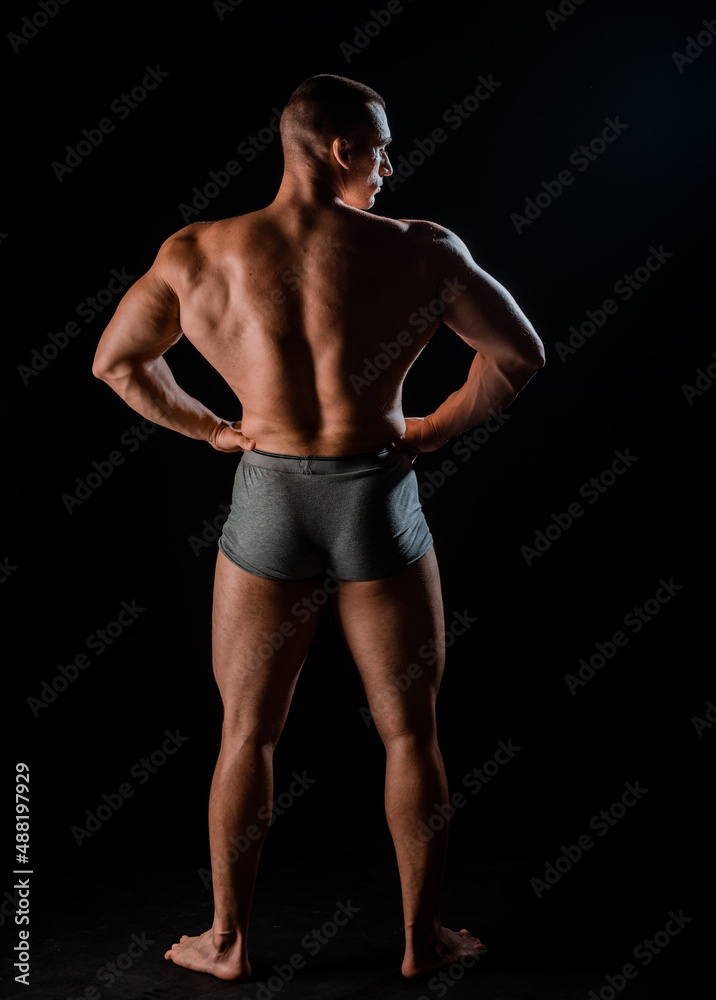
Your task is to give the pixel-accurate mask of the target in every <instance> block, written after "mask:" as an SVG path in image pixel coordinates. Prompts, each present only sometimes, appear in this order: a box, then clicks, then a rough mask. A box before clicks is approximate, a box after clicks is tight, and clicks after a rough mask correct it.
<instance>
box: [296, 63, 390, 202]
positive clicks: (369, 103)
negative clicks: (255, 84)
mask: <svg viewBox="0 0 716 1000" xmlns="http://www.w3.org/2000/svg"><path fill="white" fill-rule="evenodd" d="M390 138H391V137H390V132H389V130H388V121H387V119H386V116H385V101H384V100H383V98H382V97H381V96H380V94H378V93H376V91H375V90H372V89H371V88H370V87H366V86H365V85H364V84H362V83H357V82H356V81H355V80H349V79H348V78H347V77H344V76H333V75H331V74H329V73H322V74H320V75H319V76H312V77H309V79H308V80H305V81H304V82H303V83H302V84H301V85H300V86H299V87H297V89H296V90H295V91H294V92H293V94H291V97H290V98H289V100H288V103H287V104H286V107H285V108H284V110H283V114H282V115H281V142H282V145H283V154H284V161H285V165H286V170H287V171H288V172H290V173H306V172H308V174H309V175H310V176H311V177H313V178H315V179H316V180H319V181H322V182H324V183H327V184H328V185H329V186H331V187H332V188H333V189H334V190H335V192H336V193H337V194H338V195H339V197H340V198H341V199H342V200H343V201H344V202H346V204H349V205H353V206H354V207H355V208H363V209H366V208H371V207H372V205H373V203H374V201H375V194H376V192H377V190H378V189H379V188H380V186H381V184H382V183H383V181H382V178H383V177H385V176H387V175H389V174H391V173H392V168H391V166H390V161H389V159H388V156H387V153H386V152H385V147H386V146H387V144H388V143H389V142H390Z"/></svg>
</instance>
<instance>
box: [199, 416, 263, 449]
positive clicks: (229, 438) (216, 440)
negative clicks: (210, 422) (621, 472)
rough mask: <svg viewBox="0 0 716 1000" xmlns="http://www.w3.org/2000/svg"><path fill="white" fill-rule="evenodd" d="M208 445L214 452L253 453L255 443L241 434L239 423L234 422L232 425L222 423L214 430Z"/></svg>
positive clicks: (237, 421) (225, 422)
mask: <svg viewBox="0 0 716 1000" xmlns="http://www.w3.org/2000/svg"><path fill="white" fill-rule="evenodd" d="M209 444H210V445H211V447H212V448H215V449H216V451H226V452H232V451H253V449H254V448H255V447H256V442H255V441H252V440H251V439H250V438H247V437H245V435H243V434H242V433H241V421H240V420H234V422H233V423H231V424H230V423H229V422H228V421H223V422H222V423H220V424H217V425H216V427H215V428H214V430H213V432H212V434H211V437H210V438H209Z"/></svg>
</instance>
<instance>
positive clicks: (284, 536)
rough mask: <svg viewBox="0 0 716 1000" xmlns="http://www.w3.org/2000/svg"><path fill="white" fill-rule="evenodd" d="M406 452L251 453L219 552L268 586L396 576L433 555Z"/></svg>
mask: <svg viewBox="0 0 716 1000" xmlns="http://www.w3.org/2000/svg"><path fill="white" fill-rule="evenodd" d="M432 544H433V538H432V535H431V534H430V530H429V528H428V526H427V523H426V521H425V517H424V515H423V511H422V508H421V506H420V498H419V496H418V483H417V478H416V476H415V472H414V470H413V467H412V463H411V459H410V453H409V452H407V451H390V450H388V449H387V448H384V449H383V450H382V451H379V452H373V453H371V454H368V455H339V456H334V457H330V456H328V457H312V456H299V455H277V454H273V453H271V452H265V451H259V450H258V449H254V450H253V451H246V452H244V453H243V455H242V456H241V461H240V462H239V467H238V469H237V471H236V477H235V480H234V490H233V496H232V501H231V511H230V513H229V517H228V519H227V520H226V523H225V524H224V529H223V532H222V535H221V538H220V539H219V549H220V550H221V551H222V552H223V554H224V555H225V556H226V557H227V559H230V560H231V562H233V563H235V565H237V566H239V567H240V568H241V569H243V570H246V571H247V572H248V573H253V574H254V576H262V577H265V578H267V579H269V580H307V579H310V578H311V577H314V576H318V575H319V574H321V573H325V572H327V571H328V570H330V571H331V572H332V573H333V574H334V575H335V576H336V577H337V578H338V579H340V580H378V579H380V578H381V577H384V576H392V575H394V574H395V573H400V572H401V571H402V570H403V569H405V568H406V567H407V566H409V565H410V564H411V563H413V562H416V560H418V559H420V558H421V556H424V555H425V553H426V552H428V551H429V549H430V548H431V546H432Z"/></svg>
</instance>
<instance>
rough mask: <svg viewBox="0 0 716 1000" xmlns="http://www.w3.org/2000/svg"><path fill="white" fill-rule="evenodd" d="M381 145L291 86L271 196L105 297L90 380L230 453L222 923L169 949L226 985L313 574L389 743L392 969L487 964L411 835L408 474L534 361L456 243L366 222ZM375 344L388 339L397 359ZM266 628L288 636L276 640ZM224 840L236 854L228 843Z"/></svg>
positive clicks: (337, 93) (438, 784)
mask: <svg viewBox="0 0 716 1000" xmlns="http://www.w3.org/2000/svg"><path fill="white" fill-rule="evenodd" d="M390 139H391V137H390V133H389V131H388V123H387V119H386V115H385V102H384V101H383V99H382V98H381V97H380V95H378V94H377V93H376V92H375V91H373V90H371V89H370V88H368V87H365V86H363V85H362V84H359V83H355V82H354V81H351V80H347V79H345V78H343V77H336V76H330V75H327V74H323V75H320V76H317V77H312V78H311V79H309V80H307V81H305V82H304V83H303V84H301V86H300V87H299V88H298V89H297V90H296V91H295V92H294V94H293V95H292V96H291V98H290V99H289V101H288V104H287V105H286V108H285V109H284V112H283V114H282V117H281V140H282V145H283V152H284V160H285V169H284V175H283V179H282V182H281V186H280V188H279V190H278V193H277V195H276V198H275V199H274V201H273V202H272V203H271V204H270V205H268V206H267V207H266V208H262V209H260V210H259V211H256V212H250V213H248V214H247V215H243V216H238V217H236V218H232V219H223V220H220V221H218V222H208V223H196V224H194V225H190V226H187V227H186V228H185V229H182V230H180V231H179V232H178V233H176V234H175V235H174V236H172V237H170V238H169V239H168V240H167V241H166V242H165V243H164V244H163V245H162V247H161V248H160V250H159V253H158V255H157V258H156V260H155V262H154V264H153V265H152V267H151V268H150V270H149V271H148V272H147V274H145V275H144V276H143V277H141V278H140V279H139V280H138V281H137V282H136V283H135V284H134V285H133V286H132V288H130V289H129V291H128V292H127V294H126V295H125V297H124V298H123V299H122V301H121V302H120V304H119V307H118V309H117V311H116V314H115V315H114V317H113V319H112V321H111V322H110V324H109V326H108V327H107V329H106V330H105V332H104V334H103V336H102V339H101V340H100V343H99V346H98V349H97V355H96V358H95V362H94V366H93V372H94V374H95V375H96V376H98V377H99V378H101V379H103V380H104V381H106V382H107V383H108V384H109V385H110V386H111V387H112V388H113V389H114V390H115V391H116V392H117V393H119V395H120V396H121V397H122V398H123V399H124V400H126V402H127V403H128V404H129V405H130V406H131V407H132V408H133V409H134V410H136V411H137V412H138V413H141V414H142V415H143V416H144V417H147V418H148V419H149V420H152V421H155V422H156V423H158V424H161V425H162V426H163V427H169V428H172V429H173V430H176V431H179V432H180V433H182V434H185V435H187V436H188V437H192V438H196V439H198V440H200V441H205V442H208V443H209V444H210V445H211V446H212V447H213V448H215V449H216V450H217V451H223V452H237V453H241V452H243V455H242V459H241V462H240V463H239V467H238V471H237V475H236V481H235V487H234V494H233V504H232V509H231V514H230V516H229V518H228V520H227V523H226V525H225V527H224V533H223V535H222V538H221V541H220V543H219V548H220V551H219V553H218V556H217V565H216V577H215V586H214V612H213V660H214V674H215V677H216V682H217V684H218V687H219V690H220V692H221V697H222V701H223V706H224V719H223V727H222V742H221V750H220V754H219V759H218V762H217V765H216V771H215V773H214V778H213V782H212V786H211V796H210V804H209V834H210V848H211V864H212V875H213V891H214V920H213V925H212V927H211V929H210V930H208V931H206V932H205V933H204V934H201V935H200V936H197V937H189V936H187V935H184V936H183V937H182V939H181V941H180V942H178V943H176V944H174V945H173V946H172V948H170V949H169V950H168V951H167V953H166V956H165V957H166V958H168V959H171V960H172V961H173V962H175V963H177V964H178V965H182V966H185V967H186V968H188V969H195V970H200V971H204V972H208V973H212V974H213V975H215V976H218V977H219V978H221V979H241V978H245V977H247V976H249V975H250V972H251V969H250V965H249V960H248V955H247V933H248V923H249V912H250V908H251V902H252V895H253V890H254V883H255V879H256V873H257V868H258V863H259V854H260V851H261V845H262V843H263V839H264V837H265V834H266V830H267V828H268V825H269V817H270V810H271V803H272V800H273V778H272V760H273V751H274V747H275V746H276V743H277V741H278V739H279V737H280V735H281V732H282V729H283V726H284V723H285V720H286V716H287V713H288V710H289V706H290V703H291V698H292V694H293V691H294V688H295V685H296V682H297V679H298V675H299V672H300V670H301V666H302V664H303V662H304V659H305V657H306V654H307V652H308V650H309V647H310V645H311V642H312V640H313V637H314V635H315V633H316V629H317V627H318V624H319V618H320V614H319V613H314V614H311V615H307V614H303V615H302V616H301V617H300V619H297V617H296V615H295V613H293V612H292V609H293V608H295V605H296V603H297V602H299V603H300V602H301V601H302V599H303V598H304V597H307V596H308V595H310V594H312V593H313V592H314V591H315V590H316V587H317V585H321V584H322V583H324V582H325V581H329V582H330V583H331V586H330V588H329V587H328V584H327V583H326V584H325V585H326V589H327V590H329V592H331V593H332V597H331V602H332V604H333V610H334V613H335V615H336V618H337V621H338V623H339V626H340V628H341V631H342V634H343V635H344V637H345V640H346V642H347V644H348V648H349V650H350V652H351V655H352V657H353V659H354V661H355V663H356V665H357V668H358V670H359V671H360V675H361V678H362V681H363V684H364V686H365V691H366V695H367V699H368V705H369V707H370V710H371V712H372V714H373V718H374V721H375V725H376V728H377V730H378V733H379V734H380V737H381V739H382V741H383V743H384V745H385V751H386V775H385V808H386V814H387V819H388V824H389V827H390V832H391V836H392V838H393V841H394V844H395V851H396V855H397V861H398V868H399V874H400V881H401V887H402V901H403V913H404V923H405V939H406V940H405V957H404V960H403V963H402V972H403V974H404V975H405V976H408V977H410V976H415V975H420V974H424V973H427V972H432V971H434V970H436V969H438V968H440V967H442V966H444V965H448V964H451V963H452V962H454V961H460V960H463V961H474V959H475V958H478V957H479V956H480V955H481V954H482V952H483V951H484V950H485V949H484V945H482V944H481V942H480V941H479V939H478V938H476V937H472V936H471V935H470V934H469V933H468V931H467V930H465V929H463V930H461V931H452V930H449V929H448V928H445V927H442V926H441V923H440V917H439V897H440V891H441V885H442V877H443V867H444V862H445V851H446V839H447V828H446V827H445V828H443V829H442V830H441V831H440V832H437V833H435V835H434V836H433V837H432V838H431V839H429V840H428V839H426V838H424V837H420V836H419V834H418V831H419V830H420V829H424V827H421V826H420V825H419V824H421V823H424V824H427V823H428V821H429V819H430V817H431V815H432V813H433V811H434V809H435V803H447V802H448V790H447V785H446V779H445V771H444V767H443V762H442V758H441V755H440V750H439V748H438V743H437V738H436V732H435V699H436V695H437V692H438V687H439V685H440V680H441V676H442V672H443V665H444V622H443V607H442V596H441V589H440V580H439V575H438V567H437V563H436V558H435V554H434V551H433V547H432V538H431V536H430V532H429V531H428V528H427V526H426V524H425V520H424V518H423V515H422V511H421V509H420V504H419V500H418V494H417V481H416V477H415V472H414V470H413V467H412V463H413V461H414V460H415V458H416V457H417V455H418V454H420V453H421V452H429V451H434V450H436V449H438V448H440V447H441V446H442V445H444V444H445V442H446V441H448V440H449V438H450V437H452V436H453V435H455V434H459V433H461V432H462V431H464V430H466V429H468V428H470V427H473V426H475V425H476V424H479V423H481V422H482V421H484V420H485V419H487V417H488V415H489V414H490V413H491V412H492V411H495V410H497V409H498V408H499V407H505V406H508V405H509V404H510V403H511V402H512V400H513V399H514V398H515V396H516V395H517V393H518V392H519V391H520V390H521V389H522V388H523V387H524V386H525V385H526V383H527V382H528V381H529V379H530V378H531V377H532V375H533V374H534V373H535V372H536V371H537V370H538V369H539V368H540V367H541V366H542V365H543V364H544V355H543V350H542V343H541V341H540V340H539V338H538V337H537V335H536V334H535V332H534V330H533V328H532V326H531V325H530V323H529V321H528V320H527V318H526V317H525V316H524V314H523V313H522V312H521V311H520V309H519V308H518V306H517V304H516V303H515V301H514V299H513V298H512V297H511V296H510V295H509V294H508V292H507V291H506V290H505V289H504V288H503V287H502V286H501V285H500V284H498V282H496V281H495V280H494V279H493V278H491V277H490V276H489V275H488V274H486V273H485V271H483V270H482V269H481V268H480V267H479V266H478V265H477V264H476V263H475V262H474V260H473V259H472V257H471V255H470V253H469V251H468V250H467V248H466V246H465V245H464V243H463V242H462V241H461V240H460V239H459V238H458V237H457V236H455V235H454V234H453V233H451V232H450V231H449V230H447V229H445V228H443V227H442V226H439V225H436V224H434V223H431V222H420V221H413V220H405V219H388V218H382V217H380V216H375V215H371V214H370V212H369V210H370V209H371V208H372V207H373V205H374V202H375V197H376V195H377V194H378V191H379V190H380V187H381V185H382V183H383V179H384V178H385V177H387V176H389V175H390V174H391V172H392V170H391V166H390V161H389V159H388V155H387V152H386V147H387V145H388V143H389V142H390ZM436 299H437V300H438V301H439V302H442V303H443V304H444V311H443V312H442V314H441V315H440V311H439V310H438V309H437V308H436V307H435V300H436ZM431 303H432V304H433V309H432V312H431V311H430V309H429V308H428V307H429V306H430V304H431ZM421 309H422V310H423V313H422V314H421V313H420V312H419V310H421ZM416 313H417V315H418V316H421V315H422V316H423V317H425V316H426V315H430V316H431V320H430V322H429V323H428V322H427V321H425V322H423V323H421V322H419V321H416V319H415V314H416ZM411 317H413V321H412V323H411V319H410V318H411ZM441 321H442V322H443V323H445V324H446V325H447V326H448V327H449V328H450V329H452V330H454V331H455V333H456V334H457V335H458V336H459V337H461V338H462V339H463V340H464V341H465V342H466V343H467V344H469V345H470V347H471V348H473V349H474V350H475V352H476V353H475V357H474V360H473V361H472V365H471V367H470V369H469V372H468V375H467V380H466V381H465V383H464V385H463V386H462V387H461V388H460V389H458V390H457V391H456V392H454V393H452V394H451V395H450V396H449V397H448V398H447V399H446V400H445V402H443V403H441V405H440V406H438V407H437V409H436V410H435V411H434V412H433V413H431V414H430V415H429V416H426V417H424V418H421V417H415V418H405V417H404V416H403V412H402V407H401V388H402V384H403V380H404V378H405V376H406V374H407V372H408V369H409V368H410V366H411V365H412V364H413V362H414V361H415V359H416V358H417V356H418V355H419V354H420V352H421V351H422V349H423V348H424V347H425V345H426V344H427V343H428V341H429V340H430V338H431V337H432V336H433V334H434V333H435V331H436V330H437V328H438V326H439V325H440V322H441ZM418 331H421V332H418ZM182 335H184V336H186V337H187V338H188V339H189V340H190V341H191V343H192V344H193V345H194V346H195V347H196V349H197V350H198V351H199V352H200V353H201V354H202V355H203V356H204V357H205V358H206V359H207V361H208V362H209V363H210V364H211V365H213V367H214V368H215V369H216V370H217V371H218V372H219V373H220V374H221V375H222V376H223V378H224V379H225V380H226V381H227V382H228V384H229V385H230V386H231V388H232V389H233V390H234V392H235V393H236V396H237V398H238V399H239V400H240V402H241V404H242V406H243V415H242V419H241V420H240V421H233V422H231V421H226V420H222V419H220V418H219V417H218V416H216V414H214V413H213V412H212V411H211V410H209V409H207V407H206V406H204V405H203V404H202V403H200V402H199V401H198V400H196V399H194V398H192V397H191V396H189V395H188V394H187V393H186V392H184V391H183V390H182V389H181V388H180V387H179V386H178V385H177V383H176V382H175V380H174V378H173V376H172V373H171V371H170V369H169V367H168V365H167V362H166V360H165V359H164V357H163V355H164V354H165V353H166V352H167V350H168V349H169V348H170V347H171V346H172V345H173V344H175V343H176V342H177V341H178V340H179V338H180V337H181V336H182ZM384 345H393V346H392V347H391V351H390V354H391V357H390V363H389V364H388V365H386V364H385V360H384V359H386V358H388V355H387V354H386V353H385V347H384ZM398 348H399V350H398ZM379 355H383V358H381V359H380V361H379V365H378V366H376V367H375V368H374V369H372V370H371V373H372V374H374V373H375V372H379V374H378V375H377V377H374V378H372V379H366V378H365V377H364V371H365V363H366V358H367V359H369V360H372V359H374V358H376V357H378V356H379ZM327 574H328V575H327ZM287 623H288V626H287ZM282 628H283V632H282V631H281V630H282ZM276 634H279V635H283V636H286V641H285V642H284V643H283V644H281V643H277V642H274V643H273V644H271V643H269V642H268V641H267V639H268V637H270V636H273V635H276ZM429 641H432V642H433V643H435V648H436V649H437V651H438V652H439V658H438V660H437V662H436V663H435V665H434V667H431V668H430V669H425V670H424V672H423V674H422V676H421V677H420V678H417V679H415V680H414V681H413V683H412V684H411V685H410V687H409V688H408V689H407V690H406V691H402V687H403V686H404V685H401V686H400V687H398V686H397V685H396V683H395V679H396V678H397V677H398V676H399V675H401V674H404V672H405V670H406V667H407V666H408V665H409V664H410V663H412V662H413V661H415V660H416V659H417V658H418V652H417V651H418V649H419V648H420V647H421V646H423V644H425V643H427V642H429ZM275 646H279V647H280V648H278V649H276V648H274V647H275ZM258 817H262V818H261V819H259V818H258ZM247 831H249V836H246V833H247ZM239 837H243V842H246V841H249V842H250V847H249V848H248V849H246V850H244V851H242V852H240V853H239V852H237V851H236V850H233V851H232V846H233V845H234V844H235V843H236V841H237V839H238V838H239ZM237 853H238V856H237Z"/></svg>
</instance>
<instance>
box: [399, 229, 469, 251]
mask: <svg viewBox="0 0 716 1000" xmlns="http://www.w3.org/2000/svg"><path fill="white" fill-rule="evenodd" d="M398 221H399V222H400V223H402V224H403V225H405V226H406V227H407V231H408V233H409V234H410V235H411V237H412V238H413V239H414V240H415V242H416V243H417V244H418V245H419V247H420V249H421V251H422V252H423V253H424V254H426V255H427V256H429V257H431V258H433V259H435V260H437V259H440V258H444V257H445V256H446V254H448V255H458V256H461V257H464V256H467V257H469V251H468V249H467V247H466V246H465V244H464V243H463V241H462V240H461V239H460V237H459V236H457V235H456V234H455V233H453V232H452V230H450V229H448V228H447V227H446V226H441V225H440V223H439V222H431V221H430V220H428V219H399V220H398Z"/></svg>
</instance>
